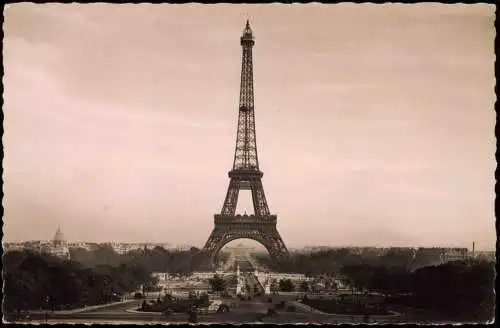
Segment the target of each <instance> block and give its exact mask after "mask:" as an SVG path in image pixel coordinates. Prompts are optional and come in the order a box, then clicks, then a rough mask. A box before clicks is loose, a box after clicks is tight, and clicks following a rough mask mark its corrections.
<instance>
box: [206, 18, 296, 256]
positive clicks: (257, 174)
mask: <svg viewBox="0 0 500 328" xmlns="http://www.w3.org/2000/svg"><path fill="white" fill-rule="evenodd" d="M240 45H241V48H242V59H241V82H240V100H239V106H238V128H237V133H236V147H235V150H234V158H233V167H232V170H231V171H230V172H229V174H228V175H229V178H230V181H229V187H228V190H227V193H226V198H225V200H224V204H223V206H222V210H221V213H220V214H216V215H215V217H214V223H215V228H214V230H213V231H212V234H211V235H210V237H209V238H208V241H207V243H206V244H205V247H204V248H203V250H202V252H205V253H206V254H207V255H208V256H209V257H210V258H211V259H212V262H214V261H215V258H216V256H217V254H218V252H219V250H220V249H221V248H222V247H223V246H224V245H225V244H227V243H228V242H230V241H232V240H235V239H240V238H250V239H253V240H256V241H257V242H260V243H261V244H262V245H264V247H266V249H267V250H268V252H269V254H270V255H271V257H272V258H274V259H275V260H279V259H281V258H283V257H285V256H288V250H287V248H286V246H285V244H284V243H283V240H282V239H281V236H280V235H279V233H278V230H277V229H276V220H277V216H276V215H272V214H271V212H270V211H269V206H268V204H267V200H266V196H265V194H264V187H263V186H262V176H263V175H264V173H263V172H262V171H260V169H259V159H258V156H257V138H256V133H255V111H254V106H255V104H254V81H253V58H252V49H253V46H254V45H255V40H254V37H253V31H252V29H251V27H250V22H249V20H247V22H246V25H245V28H244V29H243V33H242V35H241V38H240ZM242 189H246V190H250V191H251V193H252V200H253V208H254V213H255V214H254V215H249V216H247V215H244V216H241V215H236V205H237V203H238V194H239V191H240V190H242ZM245 214H246V213H245Z"/></svg>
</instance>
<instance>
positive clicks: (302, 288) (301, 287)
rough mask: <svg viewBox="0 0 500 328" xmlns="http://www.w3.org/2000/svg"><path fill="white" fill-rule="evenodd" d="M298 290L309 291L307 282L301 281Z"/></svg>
mask: <svg viewBox="0 0 500 328" xmlns="http://www.w3.org/2000/svg"><path fill="white" fill-rule="evenodd" d="M300 291H301V292H308V291H309V283H308V282H307V281H303V282H302V283H301V284H300Z"/></svg>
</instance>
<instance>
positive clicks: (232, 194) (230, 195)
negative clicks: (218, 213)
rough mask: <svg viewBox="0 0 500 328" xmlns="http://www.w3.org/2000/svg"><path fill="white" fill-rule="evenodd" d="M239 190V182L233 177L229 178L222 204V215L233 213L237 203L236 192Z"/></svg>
mask: <svg viewBox="0 0 500 328" xmlns="http://www.w3.org/2000/svg"><path fill="white" fill-rule="evenodd" d="M239 192H240V187H239V183H238V181H237V180H235V179H231V181H230V182H229V187H228V188H227V194H226V199H225V200H224V205H223V206H222V215H231V216H232V215H234V213H235V212H236V205H237V204H238V194H239Z"/></svg>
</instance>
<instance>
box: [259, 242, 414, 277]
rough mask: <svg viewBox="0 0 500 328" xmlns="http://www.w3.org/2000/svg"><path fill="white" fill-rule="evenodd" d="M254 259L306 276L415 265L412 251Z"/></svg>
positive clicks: (327, 252) (338, 252)
mask: <svg viewBox="0 0 500 328" xmlns="http://www.w3.org/2000/svg"><path fill="white" fill-rule="evenodd" d="M253 256H255V257H256V258H257V260H258V261H259V262H260V263H261V264H264V265H265V266H267V267H269V268H270V269H272V270H273V271H278V272H293V273H304V274H307V275H320V274H329V275H332V276H333V275H338V274H339V273H340V269H341V268H342V267H344V266H352V265H371V266H382V267H384V266H396V267H399V268H404V269H408V268H410V267H411V266H412V264H413V262H414V255H413V252H412V250H411V249H405V248H401V249H398V248H395V249H390V250H388V251H387V252H386V253H384V254H383V255H380V254H379V253H378V252H376V251H370V250H369V249H367V250H364V251H363V252H362V253H359V254H358V253H353V252H351V251H350V250H349V249H347V248H340V249H328V250H321V251H317V252H309V253H291V254H290V257H289V258H288V259H286V260H282V261H280V262H279V263H276V262H274V261H272V259H270V258H269V256H268V255H267V254H253Z"/></svg>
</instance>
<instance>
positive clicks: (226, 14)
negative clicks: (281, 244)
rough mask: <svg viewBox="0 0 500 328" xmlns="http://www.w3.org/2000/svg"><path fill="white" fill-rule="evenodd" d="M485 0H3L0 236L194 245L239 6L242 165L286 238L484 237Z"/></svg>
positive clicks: (235, 69)
mask: <svg viewBox="0 0 500 328" xmlns="http://www.w3.org/2000/svg"><path fill="white" fill-rule="evenodd" d="M494 11H495V7H494V6H493V5H486V4H481V5H432V4H424V5H392V4H389V5H369V4H365V5H353V4H351V5H349V4H341V5H320V4H309V5H281V4H275V5H250V6H249V5H199V4H190V5H144V4H142V5H114V4H91V5H80V4H72V5H63V4H44V5H40V4H36V5H34V4H28V3H22V4H14V5H8V6H6V9H5V11H4V15H5V23H4V33H5V37H4V44H3V45H4V50H3V51H4V52H3V55H4V62H3V64H4V69H5V76H4V80H3V82H4V88H5V91H4V107H3V110H4V115H5V121H4V129H5V134H4V136H3V145H4V155H5V157H4V161H3V166H4V177H3V178H4V194H5V196H4V200H3V205H4V210H5V216H4V218H3V219H4V227H3V229H4V238H5V240H6V241H15V240H26V239H49V238H52V236H53V234H54V233H55V231H56V229H57V226H58V225H59V224H60V225H61V230H62V232H63V233H64V234H65V236H66V238H67V239H68V240H74V241H123V242H126V241H131V242H132V241H134V242H146V241H150V242H170V243H173V244H179V243H183V244H193V245H197V246H202V245H203V244H204V243H205V241H206V239H207V238H208V236H209V234H210V232H211V230H212V228H213V214H215V213H217V212H220V210H221V207H222V203H223V201H224V197H225V194H226V190H227V187H228V184H229V178H228V176H227V172H228V171H229V170H230V169H231V166H232V160H233V152H234V146H235V141H236V123H237V115H238V96H239V82H240V70H241V47H240V44H239V37H240V35H241V32H242V31H243V28H244V25H245V20H246V18H247V17H249V18H250V23H251V26H252V29H253V31H254V35H255V38H256V45H255V47H254V53H253V54H254V81H255V115H256V126H257V128H256V130H257V145H258V152H259V162H260V168H261V170H262V171H263V172H264V177H263V184H264V190H265V192H266V197H267V200H268V203H269V207H270V209H271V211H272V212H273V213H276V214H277V215H278V229H279V232H280V233H281V235H282V237H283V239H284V241H285V243H286V244H287V245H288V246H290V247H297V246H302V245H307V244H317V245H332V246H345V245H359V246H367V245H373V246H462V247H471V245H472V241H476V245H477V248H479V249H489V248H493V247H494V243H495V239H496V236H495V228H494V223H495V217H494V198H495V194H494V170H495V167H496V162H495V157H494V152H495V136H494V125H495V113H494V101H495V94H494V84H495V77H494V60H495V55H494V37H495V29H494V16H495V14H494ZM245 196H246V197H245ZM240 200H242V201H243V203H242V206H240V210H241V211H244V210H245V209H247V208H248V205H249V204H250V201H249V196H248V195H247V194H245V193H243V194H242V195H241V197H240ZM249 210H250V209H249V208H248V209H247V211H249Z"/></svg>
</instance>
